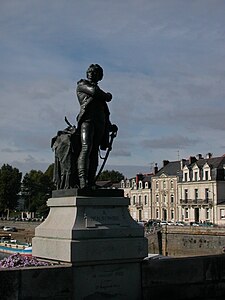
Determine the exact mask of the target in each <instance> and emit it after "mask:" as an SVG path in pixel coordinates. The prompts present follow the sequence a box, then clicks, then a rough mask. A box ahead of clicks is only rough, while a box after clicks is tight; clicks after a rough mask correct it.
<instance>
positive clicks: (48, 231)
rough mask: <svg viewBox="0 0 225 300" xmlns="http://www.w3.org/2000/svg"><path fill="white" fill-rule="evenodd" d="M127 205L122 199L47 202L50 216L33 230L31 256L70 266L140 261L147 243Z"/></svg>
mask: <svg viewBox="0 0 225 300" xmlns="http://www.w3.org/2000/svg"><path fill="white" fill-rule="evenodd" d="M128 204H129V199H128V198H124V197H98V198H95V197H85V196H69V197H58V198H50V199H49V200H48V202H47V205H48V206H49V207H50V212H49V215H48V217H47V219H46V220H45V221H44V222H43V223H42V224H41V225H39V226H38V227H37V228H36V229H35V237H34V238H33V241H32V243H33V250H32V252H33V255H34V256H37V257H41V258H45V259H51V260H57V261H63V262H70V263H73V264H80V263H82V264H90V263H96V262H100V261H110V262H112V261H119V260H136V261H137V260H141V259H143V258H144V257H146V256H147V239H146V238H144V232H143V228H142V227H141V226H140V225H138V224H137V222H135V221H134V220H133V219H132V218H131V216H130V214H129V212H128Z"/></svg>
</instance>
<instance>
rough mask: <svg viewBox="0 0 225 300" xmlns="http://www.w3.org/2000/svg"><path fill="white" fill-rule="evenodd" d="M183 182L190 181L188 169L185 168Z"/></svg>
mask: <svg viewBox="0 0 225 300" xmlns="http://www.w3.org/2000/svg"><path fill="white" fill-rule="evenodd" d="M183 181H190V175H189V169H188V167H187V166H185V167H184V168H183Z"/></svg>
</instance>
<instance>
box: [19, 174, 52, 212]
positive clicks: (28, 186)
mask: <svg viewBox="0 0 225 300" xmlns="http://www.w3.org/2000/svg"><path fill="white" fill-rule="evenodd" d="M53 189H54V184H53V182H52V179H51V178H50V177H49V176H48V175H46V174H44V173H43V172H42V171H36V170H31V171H30V172H29V173H26V174H25V176H24V178H23V183H22V191H21V192H22V193H21V194H22V197H23V198H24V200H25V207H26V208H27V210H28V211H30V212H31V211H32V212H37V213H39V214H41V215H44V216H46V215H47V213H48V207H47V206H46V202H47V199H48V198H49V196H50V195H51V191H52V190H53Z"/></svg>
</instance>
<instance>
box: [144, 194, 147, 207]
mask: <svg viewBox="0 0 225 300" xmlns="http://www.w3.org/2000/svg"><path fill="white" fill-rule="evenodd" d="M144 201H145V202H144V203H145V205H147V204H148V196H147V195H145V197H144Z"/></svg>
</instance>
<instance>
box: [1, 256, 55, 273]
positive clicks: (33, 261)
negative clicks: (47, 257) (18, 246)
mask: <svg viewBox="0 0 225 300" xmlns="http://www.w3.org/2000/svg"><path fill="white" fill-rule="evenodd" d="M49 265H51V264H50V263H49V262H44V261H39V260H38V259H37V258H36V257H33V256H32V257H30V256H22V255H20V254H19V253H17V254H13V255H10V256H8V257H5V258H4V259H2V260H0V269H1V268H22V267H39V266H49Z"/></svg>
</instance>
